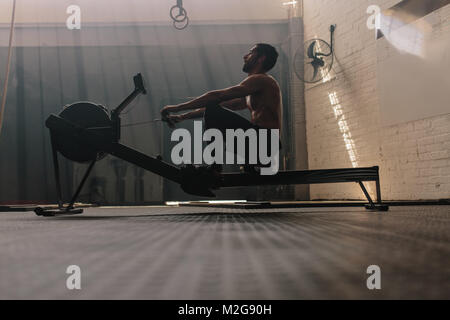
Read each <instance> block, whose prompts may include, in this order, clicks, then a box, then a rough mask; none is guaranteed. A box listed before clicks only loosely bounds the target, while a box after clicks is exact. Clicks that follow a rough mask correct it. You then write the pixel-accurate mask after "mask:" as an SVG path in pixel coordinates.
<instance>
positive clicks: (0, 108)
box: [0, 0, 16, 135]
mask: <svg viewBox="0 0 450 320" xmlns="http://www.w3.org/2000/svg"><path fill="white" fill-rule="evenodd" d="M15 17H16V0H13V9H12V16H11V28H10V31H9V49H8V60H7V62H6V75H5V83H4V86H3V94H2V102H1V106H0V135H1V132H2V127H3V116H4V113H5V105H6V94H7V92H8V80H9V70H10V66H11V56H12V42H13V36H14V25H15Z"/></svg>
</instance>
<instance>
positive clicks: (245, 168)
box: [240, 164, 261, 174]
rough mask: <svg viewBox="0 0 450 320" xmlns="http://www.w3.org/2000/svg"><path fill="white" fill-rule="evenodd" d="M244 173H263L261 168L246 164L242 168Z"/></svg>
mask: <svg viewBox="0 0 450 320" xmlns="http://www.w3.org/2000/svg"><path fill="white" fill-rule="evenodd" d="M240 170H241V172H242V173H247V174H259V173H260V172H261V171H260V170H261V169H260V167H259V166H258V165H256V164H246V165H243V166H241V167H240Z"/></svg>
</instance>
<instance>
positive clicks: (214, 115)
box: [204, 106, 258, 163]
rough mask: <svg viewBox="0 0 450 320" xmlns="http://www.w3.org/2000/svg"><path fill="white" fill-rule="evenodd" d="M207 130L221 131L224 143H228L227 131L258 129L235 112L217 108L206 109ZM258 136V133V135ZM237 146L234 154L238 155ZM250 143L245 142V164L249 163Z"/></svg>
mask: <svg viewBox="0 0 450 320" xmlns="http://www.w3.org/2000/svg"><path fill="white" fill-rule="evenodd" d="M204 119H205V130H208V129H217V130H219V131H220V132H221V133H222V135H223V137H224V143H226V140H225V139H226V130H227V129H232V130H237V129H242V130H244V131H247V130H248V129H256V127H255V125H254V124H253V123H251V122H250V121H248V120H247V119H245V118H244V117H242V116H241V115H239V114H237V113H236V112H233V111H231V110H229V109H226V108H223V107H220V106H217V107H209V108H206V111H205V116H204ZM257 136H258V133H257ZM235 142H236V141H235ZM236 145H237V144H236V143H235V149H234V151H233V152H234V153H235V154H237V146H236ZM248 159H249V142H248V141H246V142H245V162H246V163H248V162H249V160H248Z"/></svg>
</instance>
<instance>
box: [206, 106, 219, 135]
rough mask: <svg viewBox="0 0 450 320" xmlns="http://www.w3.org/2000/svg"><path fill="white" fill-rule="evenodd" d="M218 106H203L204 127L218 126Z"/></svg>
mask: <svg viewBox="0 0 450 320" xmlns="http://www.w3.org/2000/svg"><path fill="white" fill-rule="evenodd" d="M219 114H220V106H209V107H206V108H205V113H204V115H203V118H204V120H205V128H206V129H213V128H218V127H219V124H220V116H219Z"/></svg>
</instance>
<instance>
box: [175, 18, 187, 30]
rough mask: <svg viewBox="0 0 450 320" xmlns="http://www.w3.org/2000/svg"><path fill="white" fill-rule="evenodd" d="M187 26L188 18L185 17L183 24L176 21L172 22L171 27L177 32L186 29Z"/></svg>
mask: <svg viewBox="0 0 450 320" xmlns="http://www.w3.org/2000/svg"><path fill="white" fill-rule="evenodd" d="M180 23H182V25H181V26H178V24H180ZM188 25H189V18H187V17H186V20H185V21H184V22H177V21H175V20H174V21H173V26H174V27H175V29H177V30H183V29H186V27H187V26H188Z"/></svg>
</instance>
